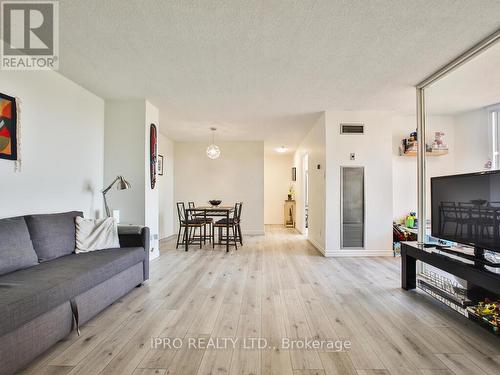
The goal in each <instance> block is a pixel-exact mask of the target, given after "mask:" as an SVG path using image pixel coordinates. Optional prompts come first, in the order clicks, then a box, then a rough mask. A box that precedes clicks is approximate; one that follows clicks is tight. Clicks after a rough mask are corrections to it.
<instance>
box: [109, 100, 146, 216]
mask: <svg viewBox="0 0 500 375" xmlns="http://www.w3.org/2000/svg"><path fill="white" fill-rule="evenodd" d="M145 110H146V109H145V102H144V100H140V99H137V100H106V127H105V148H104V160H105V162H104V181H105V182H106V183H105V184H106V185H109V184H110V183H111V182H112V181H113V180H114V179H115V178H116V176H123V177H124V178H125V179H126V180H127V181H128V182H130V184H131V185H132V188H131V189H128V190H122V191H117V190H116V189H113V190H110V191H109V193H108V194H107V195H106V197H107V200H108V205H109V208H110V210H120V220H121V223H123V224H139V225H144V223H145V210H144V194H145V183H144V181H145V179H144V168H145V166H144V157H143V155H144V149H145V146H144V144H145V141H146V138H145V133H144V127H143V124H144V121H145V117H144V116H145ZM148 171H149V169H148Z"/></svg>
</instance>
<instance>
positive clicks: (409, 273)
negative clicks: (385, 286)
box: [401, 242, 500, 302]
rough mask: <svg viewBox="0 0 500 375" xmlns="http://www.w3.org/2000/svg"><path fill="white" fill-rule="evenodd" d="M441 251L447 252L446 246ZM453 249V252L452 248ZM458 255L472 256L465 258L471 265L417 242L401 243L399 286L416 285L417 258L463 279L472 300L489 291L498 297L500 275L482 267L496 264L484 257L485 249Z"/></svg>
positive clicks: (408, 288) (409, 287)
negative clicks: (472, 254)
mask: <svg viewBox="0 0 500 375" xmlns="http://www.w3.org/2000/svg"><path fill="white" fill-rule="evenodd" d="M442 251H443V252H448V249H447V251H445V250H444V249H442ZM449 251H453V250H449ZM453 252H454V253H455V251H453ZM456 253H458V252H456ZM475 253H476V252H475ZM460 254H461V255H462V256H464V259H467V258H466V257H465V256H468V257H472V258H473V259H467V260H470V261H473V262H474V264H467V263H465V262H462V261H460V260H457V259H453V258H451V257H448V256H446V255H443V254H437V253H434V252H431V251H430V250H429V248H426V247H424V246H423V245H418V244H417V243H416V242H403V243H402V244H401V265H402V270H401V287H402V288H403V289H405V290H411V289H415V288H416V287H417V260H420V261H422V262H424V263H427V264H429V265H431V266H434V267H436V268H439V269H441V270H443V271H445V272H448V273H450V274H452V275H455V276H457V277H459V278H461V279H463V280H466V281H467V284H468V291H469V293H470V295H468V298H469V299H470V300H472V301H474V302H479V301H481V300H483V299H484V295H485V294H488V295H489V296H490V297H491V298H499V296H500V274H496V273H493V272H490V271H488V270H487V269H486V268H485V266H486V265H488V266H490V264H491V265H492V267H493V265H496V266H498V265H497V264H495V263H490V262H488V261H487V260H485V259H484V251H483V252H481V251H478V252H477V254H475V255H474V256H471V255H467V254H462V253H460ZM453 255H456V254H453ZM480 255H482V259H483V260H481V258H480V257H478V256H480Z"/></svg>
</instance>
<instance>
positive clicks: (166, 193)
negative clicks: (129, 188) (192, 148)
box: [158, 134, 175, 238]
mask: <svg viewBox="0 0 500 375" xmlns="http://www.w3.org/2000/svg"><path fill="white" fill-rule="evenodd" d="M158 140H159V144H158V154H159V155H163V163H164V164H163V176H158V189H159V201H160V212H159V213H160V221H159V225H160V238H166V237H169V236H171V235H172V234H174V233H175V232H174V231H175V229H174V228H175V225H174V222H175V221H174V220H175V203H174V143H173V142H172V141H171V140H170V139H169V138H167V137H166V136H164V135H163V134H160V136H159V139H158Z"/></svg>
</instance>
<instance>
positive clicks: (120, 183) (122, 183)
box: [102, 176, 132, 217]
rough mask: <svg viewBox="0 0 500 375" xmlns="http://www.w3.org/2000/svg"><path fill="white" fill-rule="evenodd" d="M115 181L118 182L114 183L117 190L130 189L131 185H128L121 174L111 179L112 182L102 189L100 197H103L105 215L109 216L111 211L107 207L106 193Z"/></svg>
mask: <svg viewBox="0 0 500 375" xmlns="http://www.w3.org/2000/svg"><path fill="white" fill-rule="evenodd" d="M117 182H118V184H117V185H116V189H117V190H127V189H130V188H131V187H132V186H131V185H130V183H129V182H128V181H127V180H125V179H124V178H123V177H122V176H118V177H116V178H115V179H114V180H113V182H112V183H111V184H110V185H109V186H108V187H107V188H106V189H104V190H103V191H102V197H103V199H104V208H105V210H106V217H110V216H111V212H110V211H109V207H108V201H107V200H106V194H107V193H108V192H109V191H110V190H111V188H112V187H113V185H114V184H115V183H117Z"/></svg>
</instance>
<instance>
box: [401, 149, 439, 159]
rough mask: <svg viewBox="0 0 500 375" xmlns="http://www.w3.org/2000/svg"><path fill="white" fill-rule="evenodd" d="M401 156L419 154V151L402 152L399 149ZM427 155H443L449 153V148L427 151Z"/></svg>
mask: <svg viewBox="0 0 500 375" xmlns="http://www.w3.org/2000/svg"><path fill="white" fill-rule="evenodd" d="M399 155H400V156H407V157H414V156H417V151H407V152H402V151H401V150H400V151H399ZM425 155H426V156H443V155H448V150H435V151H431V152H429V151H427V152H426V153H425Z"/></svg>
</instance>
